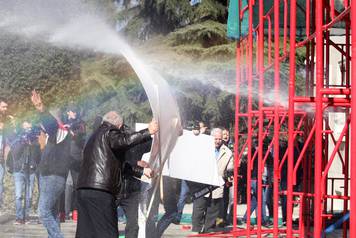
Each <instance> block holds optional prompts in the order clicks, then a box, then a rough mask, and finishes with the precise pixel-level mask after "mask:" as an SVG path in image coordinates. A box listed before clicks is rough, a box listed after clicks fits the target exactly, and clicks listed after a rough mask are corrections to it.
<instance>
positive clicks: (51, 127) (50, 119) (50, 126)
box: [31, 90, 58, 136]
mask: <svg viewBox="0 0 356 238" xmlns="http://www.w3.org/2000/svg"><path fill="white" fill-rule="evenodd" d="M31 101H32V104H33V105H34V106H35V108H36V109H37V111H39V112H40V120H41V123H42V125H43V127H44V129H45V130H46V133H47V134H48V135H49V136H55V135H56V133H57V130H58V122H57V120H56V118H54V116H52V115H51V114H50V113H49V112H48V111H46V110H45V106H44V104H43V103H42V98H41V96H40V94H38V93H37V92H36V90H33V91H32V96H31Z"/></svg>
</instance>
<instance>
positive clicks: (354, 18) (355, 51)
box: [350, 1, 356, 237]
mask: <svg viewBox="0 0 356 238" xmlns="http://www.w3.org/2000/svg"><path fill="white" fill-rule="evenodd" d="M351 8H352V11H351V12H353V13H355V11H356V1H351ZM355 30H356V14H351V31H352V38H351V46H352V53H351V55H352V56H355V55H356V34H354V33H355ZM351 67H352V69H351V85H356V60H355V59H353V60H352V61H351ZM351 98H352V100H351V108H353V109H354V110H351V144H353V145H356V110H355V108H356V100H355V99H356V90H354V91H352V92H351ZM350 161H351V169H350V172H351V183H350V185H351V186H350V193H351V198H350V237H356V146H351V160H350Z"/></svg>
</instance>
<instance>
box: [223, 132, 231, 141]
mask: <svg viewBox="0 0 356 238" xmlns="http://www.w3.org/2000/svg"><path fill="white" fill-rule="evenodd" d="M222 139H223V141H224V142H229V140H230V132H229V130H227V129H223V130H222Z"/></svg>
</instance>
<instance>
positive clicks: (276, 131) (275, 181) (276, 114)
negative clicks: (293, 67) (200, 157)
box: [273, 0, 280, 238]
mask: <svg viewBox="0 0 356 238" xmlns="http://www.w3.org/2000/svg"><path fill="white" fill-rule="evenodd" d="M279 1H280V0H274V6H273V8H274V97H275V104H274V107H275V108H274V136H273V137H274V151H273V169H274V173H273V184H274V186H273V237H275V238H276V237H278V207H279V203H278V201H279V194H278V192H279V186H278V185H279V130H280V125H279V103H280V98H279V89H280V88H279V87H280V75H279V70H280V66H279Z"/></svg>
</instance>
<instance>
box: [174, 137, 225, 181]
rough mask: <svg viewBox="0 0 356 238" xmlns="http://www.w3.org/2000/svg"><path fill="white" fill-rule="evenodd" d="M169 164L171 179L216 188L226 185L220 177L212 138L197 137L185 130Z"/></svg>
mask: <svg viewBox="0 0 356 238" xmlns="http://www.w3.org/2000/svg"><path fill="white" fill-rule="evenodd" d="M167 163H168V169H169V176H170V177H173V178H179V179H184V180H189V181H194V182H199V183H205V184H211V185H215V186H221V185H222V184H223V183H224V181H223V179H222V178H221V177H220V176H219V175H218V169H217V163H216V159H215V145H214V138H213V137H212V136H208V135H204V134H200V135H198V136H196V135H194V134H193V133H192V132H191V131H186V130H184V132H183V135H182V136H180V137H179V138H178V141H177V143H176V146H175V147H174V149H173V151H172V153H171V156H170V158H169V160H168V161H167Z"/></svg>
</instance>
